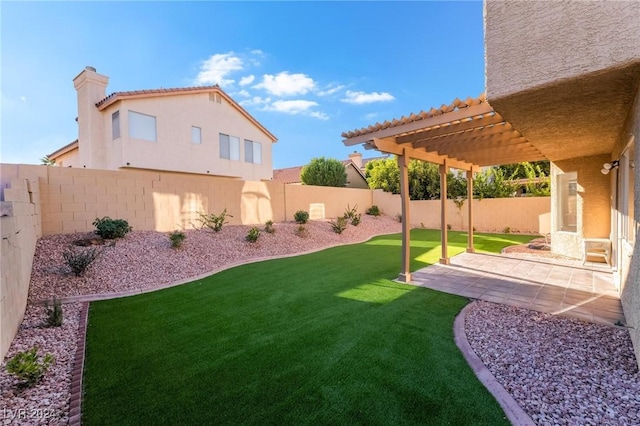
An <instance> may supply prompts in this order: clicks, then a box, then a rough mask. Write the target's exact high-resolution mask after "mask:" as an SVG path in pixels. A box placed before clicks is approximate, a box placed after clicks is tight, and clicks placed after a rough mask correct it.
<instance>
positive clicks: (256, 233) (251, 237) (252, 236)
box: [245, 226, 260, 243]
mask: <svg viewBox="0 0 640 426" xmlns="http://www.w3.org/2000/svg"><path fill="white" fill-rule="evenodd" d="M258 237H260V230H259V229H258V228H257V227H255V226H254V227H253V228H251V229H249V232H248V233H247V236H246V237H245V239H246V240H247V241H249V242H250V243H255V242H256V241H258Z"/></svg>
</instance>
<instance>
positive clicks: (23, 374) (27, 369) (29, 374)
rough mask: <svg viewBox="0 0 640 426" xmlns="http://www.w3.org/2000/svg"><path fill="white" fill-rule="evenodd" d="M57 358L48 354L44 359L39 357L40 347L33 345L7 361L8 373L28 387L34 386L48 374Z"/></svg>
mask: <svg viewBox="0 0 640 426" xmlns="http://www.w3.org/2000/svg"><path fill="white" fill-rule="evenodd" d="M54 361H55V358H54V356H53V355H51V354H46V355H45V356H44V357H43V358H42V360H40V359H39V357H38V348H37V347H33V348H31V349H29V350H27V351H24V352H18V353H17V354H16V355H15V356H14V357H13V358H11V359H10V360H9V362H7V365H6V367H5V368H6V370H7V373H9V374H11V375H12V376H15V377H17V378H18V379H20V380H22V382H23V385H24V386H26V387H29V388H31V387H33V386H35V384H36V383H38V382H39V381H40V379H41V378H42V377H43V376H44V375H45V374H46V372H47V370H49V367H50V366H51V364H53V362H54Z"/></svg>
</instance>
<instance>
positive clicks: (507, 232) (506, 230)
mask: <svg viewBox="0 0 640 426" xmlns="http://www.w3.org/2000/svg"><path fill="white" fill-rule="evenodd" d="M502 233H503V234H510V233H511V227H509V226H505V227H504V228H503V229H502Z"/></svg>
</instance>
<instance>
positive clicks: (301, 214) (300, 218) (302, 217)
mask: <svg viewBox="0 0 640 426" xmlns="http://www.w3.org/2000/svg"><path fill="white" fill-rule="evenodd" d="M293 219H294V220H295V221H296V223H299V224H300V225H304V224H305V223H307V222H309V212H306V211H304V210H298V211H297V212H295V213H294V214H293Z"/></svg>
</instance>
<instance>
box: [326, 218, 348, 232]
mask: <svg viewBox="0 0 640 426" xmlns="http://www.w3.org/2000/svg"><path fill="white" fill-rule="evenodd" d="M329 223H330V224H331V229H333V232H335V233H336V234H342V231H344V230H345V229H347V219H346V218H345V217H343V216H341V217H338V218H336V220H332V221H330V222H329Z"/></svg>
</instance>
